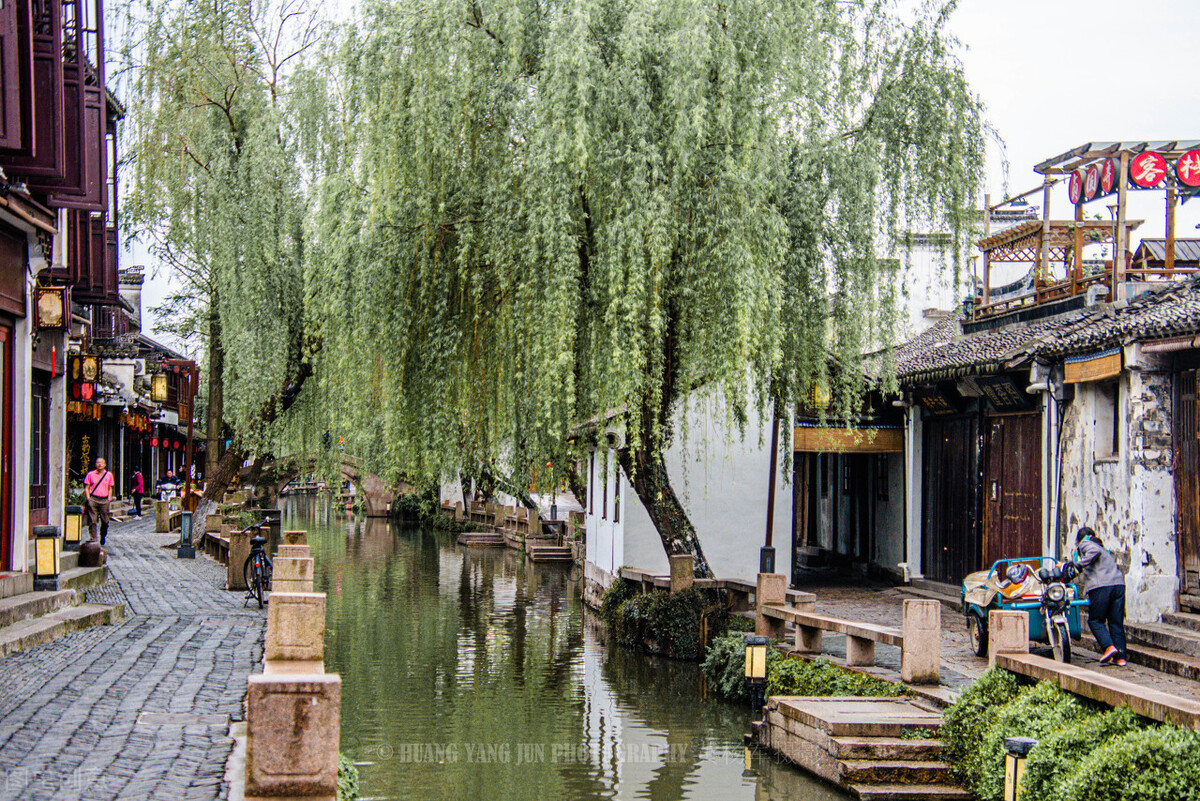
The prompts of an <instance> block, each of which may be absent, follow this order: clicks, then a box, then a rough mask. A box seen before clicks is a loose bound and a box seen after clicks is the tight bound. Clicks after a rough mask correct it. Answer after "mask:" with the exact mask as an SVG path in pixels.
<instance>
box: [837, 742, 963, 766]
mask: <svg viewBox="0 0 1200 801" xmlns="http://www.w3.org/2000/svg"><path fill="white" fill-rule="evenodd" d="M830 740H832V741H833V744H834V746H835V747H836V748H837V757H838V758H839V759H907V760H912V761H927V762H937V761H940V760H941V758H942V742H941V740H905V739H902V738H900V737H831V738H830Z"/></svg>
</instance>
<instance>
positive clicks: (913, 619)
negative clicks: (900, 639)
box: [900, 598, 942, 684]
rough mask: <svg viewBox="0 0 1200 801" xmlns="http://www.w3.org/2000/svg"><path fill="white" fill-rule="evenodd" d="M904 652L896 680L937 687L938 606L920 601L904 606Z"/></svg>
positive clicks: (939, 667)
mask: <svg viewBox="0 0 1200 801" xmlns="http://www.w3.org/2000/svg"><path fill="white" fill-rule="evenodd" d="M903 631H904V648H903V650H902V652H901V654H900V679H901V681H904V682H907V683H909V684H937V683H938V682H939V681H941V670H942V603H941V601H930V600H922V599H912V598H910V599H908V600H906V601H905V602H904V627H903Z"/></svg>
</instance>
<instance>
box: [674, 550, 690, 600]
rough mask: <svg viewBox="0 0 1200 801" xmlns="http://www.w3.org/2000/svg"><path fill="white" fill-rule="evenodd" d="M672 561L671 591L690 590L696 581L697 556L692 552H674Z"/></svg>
mask: <svg viewBox="0 0 1200 801" xmlns="http://www.w3.org/2000/svg"><path fill="white" fill-rule="evenodd" d="M669 559H670V561H671V592H672V593H676V592H683V591H684V590H690V589H691V588H692V585H693V584H694V583H695V582H696V567H695V565H696V557H694V556H692V555H691V554H690V553H673V554H671V555H670V557H669Z"/></svg>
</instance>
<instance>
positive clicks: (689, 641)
mask: <svg viewBox="0 0 1200 801" xmlns="http://www.w3.org/2000/svg"><path fill="white" fill-rule="evenodd" d="M600 616H601V617H602V618H604V622H605V623H607V624H608V627H609V630H610V631H611V632H612V634H613V637H614V638H615V639H616V641H617V643H618V644H620V645H623V646H625V647H627V648H634V649H636V650H639V651H643V652H645V653H648V654H657V655H661V656H667V657H671V658H672V659H684V660H689V661H693V662H695V661H699V660H701V659H703V658H704V642H703V640H702V638H701V631H702V629H704V628H707V630H708V631H710V632H713V633H714V634H715V635H717V636H719V635H722V634H724V633H725V632H726V631H730V630H741V629H743V628H745V626H746V625H747V624H748V623H749V621H746V620H744V619H742V618H739V617H736V616H734V615H731V614H729V610H728V609H727V608H726V607H725V604H724V603H723V602H722V600H721V597H720V594H719V591H716V590H701V589H697V588H695V587H693V588H691V589H688V590H684V591H682V592H675V593H669V592H662V591H660V592H650V593H646V594H644V595H643V594H642V592H641V590H640V588H639V587H638V586H637V585H636V584H634V583H633V582H631V581H621V580H618V581H614V582H613V583H612V584H611V585H610V586H609V588H608V589H607V590H606V591H605V593H604V598H603V600H602V601H601V605H600ZM749 625H750V626H751V627H753V624H752V623H750V624H749Z"/></svg>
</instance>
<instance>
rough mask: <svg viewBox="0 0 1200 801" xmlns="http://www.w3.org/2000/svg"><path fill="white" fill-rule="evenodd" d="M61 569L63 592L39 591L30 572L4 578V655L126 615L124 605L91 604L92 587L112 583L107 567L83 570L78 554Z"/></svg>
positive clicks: (0, 623)
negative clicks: (86, 593) (88, 593)
mask: <svg viewBox="0 0 1200 801" xmlns="http://www.w3.org/2000/svg"><path fill="white" fill-rule="evenodd" d="M59 571H60V572H59V586H60V589H58V590H39V591H35V590H34V589H33V575H32V574H30V573H9V574H5V575H0V656H7V655H8V654H12V653H17V652H18V651H25V650H28V649H30V648H32V647H34V646H35V645H41V644H43V643H47V642H50V641H51V640H54V639H57V638H59V637H61V636H63V635H64V634H70V633H72V632H75V631H82V630H84V629H87V628H91V627H92V626H103V625H108V624H112V623H117V622H119V621H121V620H122V619H123V618H124V617H125V605H124V604H115V605H107V604H90V603H87V602H86V598H85V591H86V590H87V588H89V587H95V586H99V585H100V584H103V583H104V582H105V581H107V580H108V568H107V567H103V566H102V567H79V553H78V552H75V551H67V552H64V553H63V554H62V559H61V561H60V563H59Z"/></svg>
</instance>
